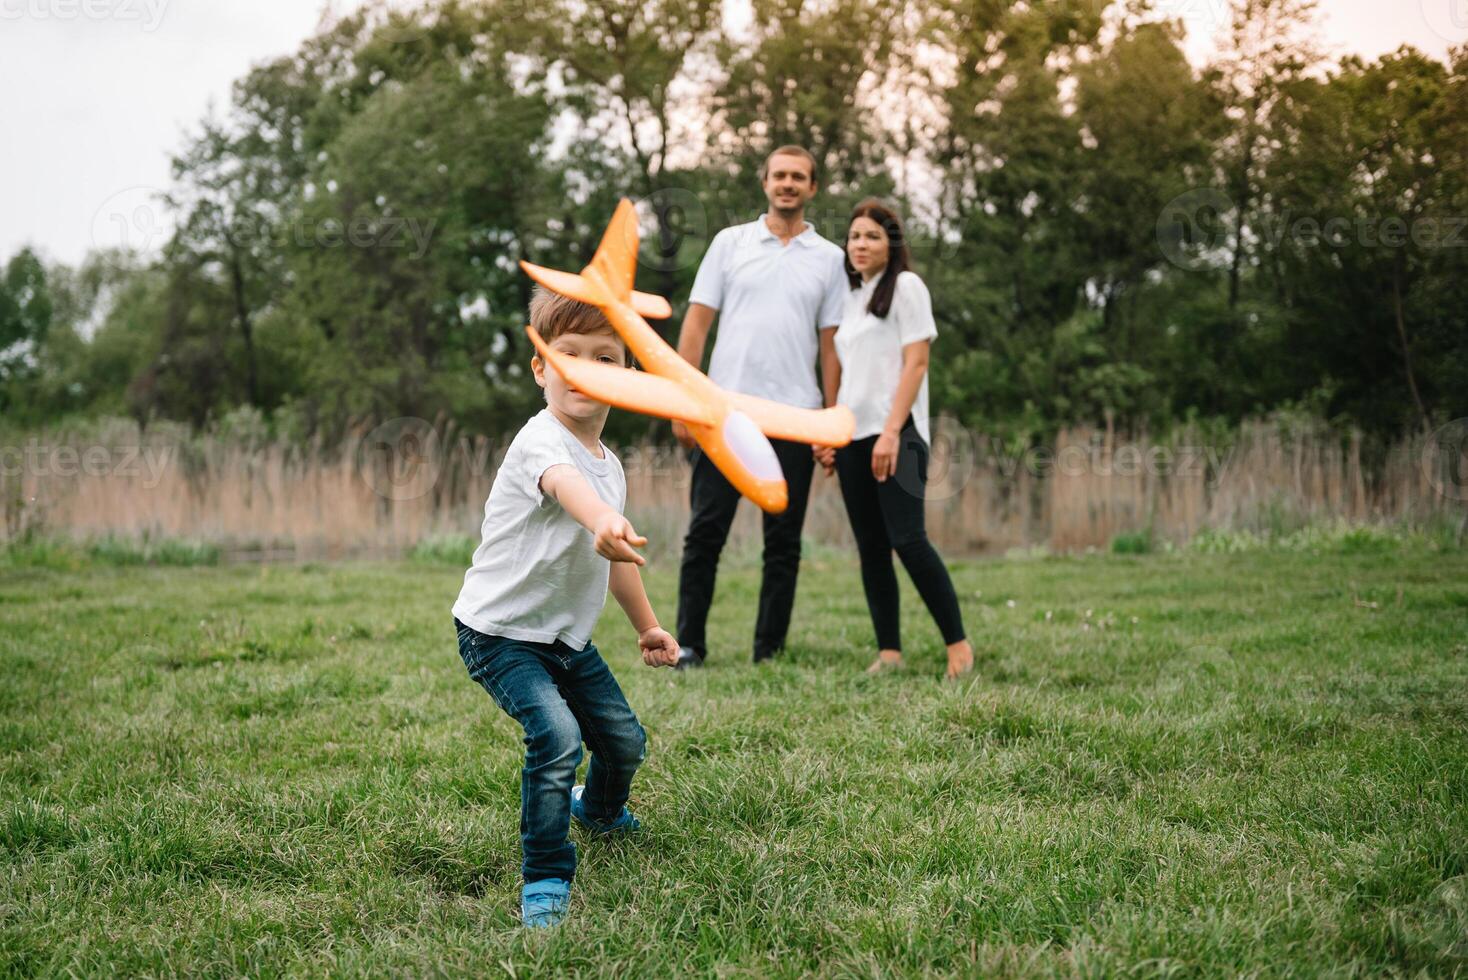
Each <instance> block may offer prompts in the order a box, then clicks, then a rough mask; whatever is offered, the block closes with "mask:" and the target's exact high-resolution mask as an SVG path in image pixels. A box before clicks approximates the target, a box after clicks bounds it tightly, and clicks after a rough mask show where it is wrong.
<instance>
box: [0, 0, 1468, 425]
mask: <svg viewBox="0 0 1468 980" xmlns="http://www.w3.org/2000/svg"><path fill="white" fill-rule="evenodd" d="M1152 7H1153V5H1148V4H1142V3H1131V2H1126V3H1123V2H1120V0H1117V2H1111V3H1092V2H1070V0H1066V2H1055V3H1046V4H1035V3H1029V2H1021V0H998V2H994V3H983V4H976V5H975V4H970V5H967V6H965V5H961V4H960V5H953V4H944V3H940V2H937V0H922V2H919V3H915V4H914V3H896V2H893V0H835V2H834V3H823V4H816V3H813V2H810V0H758V2H756V3H754V4H753V6H752V7H751V8H750V14H751V17H750V19H749V21H748V23H747V24H745V25H743V26H742V27H741V28H740V29H739V30H737V31H736V30H735V29H734V28H733V26H732V25H731V24H726V23H725V22H724V20H723V8H722V7H721V5H719V4H716V3H712V2H708V0H686V2H685V0H658V2H655V3H652V4H642V5H632V6H626V5H621V6H619V5H616V4H607V3H604V2H601V0H595V2H592V3H590V4H585V3H573V2H569V0H548V2H546V3H543V4H531V5H525V4H522V3H520V2H518V0H489V2H486V3H474V4H470V3H464V2H461V0H428V2H427V3H425V4H423V5H421V6H418V7H415V8H412V9H407V10H402V9H398V8H396V7H395V6H393V5H390V4H386V3H382V2H374V3H369V4H365V5H363V6H362V7H361V8H360V9H358V10H356V11H354V12H353V13H351V14H349V15H346V16H342V17H339V18H337V19H335V20H333V21H331V22H330V23H329V24H327V25H325V26H323V28H322V30H321V31H320V32H319V33H318V34H317V35H315V36H313V37H311V38H309V39H307V40H306V41H305V42H304V43H303V44H302V45H301V46H300V48H299V49H298V50H296V51H295V52H292V53H291V54H289V55H287V56H284V57H281V58H278V59H276V60H274V61H271V62H267V63H264V64H260V65H257V66H255V67H254V68H253V69H251V70H250V71H249V72H248V73H247V74H246V75H245V76H244V77H243V78H241V79H239V80H238V82H237V83H236V86H235V89H234V93H233V97H232V99H231V100H230V102H229V104H228V105H227V106H225V107H223V108H222V109H221V110H220V111H219V112H217V113H213V114H211V115H210V116H209V117H208V118H206V119H204V120H201V121H200V123H199V125H198V127H197V128H196V130H195V131H194V132H193V133H191V135H190V138H189V141H188V143H187V144H186V146H185V147H184V149H183V151H182V152H181V153H180V154H179V156H178V158H177V159H176V160H175V161H174V179H173V181H172V183H171V185H170V187H169V188H168V191H167V193H166V195H164V197H165V201H166V204H167V206H168V207H169V208H170V210H171V211H172V213H173V216H174V218H175V221H174V222H173V225H174V227H175V228H176V232H175V233H174V235H173V237H172V238H171V239H170V241H169V242H168V243H167V246H166V248H165V249H164V250H163V252H162V254H161V255H159V256H157V257H152V256H148V257H141V256H136V255H129V254H125V253H124V254H109V253H100V254H98V255H94V256H92V257H90V258H89V259H88V260H87V261H86V262H85V263H84V264H83V265H82V266H81V267H80V268H78V269H68V268H65V267H61V266H47V265H45V264H44V263H42V262H41V261H40V260H39V259H38V258H37V257H36V255H35V254H34V253H32V252H31V251H29V250H22V251H21V252H19V253H18V254H17V255H15V256H14V257H12V258H11V259H10V261H9V262H8V263H7V264H6V265H5V267H4V269H3V275H0V409H3V411H4V412H5V416H6V419H7V421H10V422H13V423H16V424H28V425H38V424H49V423H51V422H54V421H55V420H57V419H59V418H64V417H67V416H73V415H77V416H89V415H100V414H109V413H110V414H118V413H126V414H130V415H132V416H134V417H135V418H137V419H138V420H139V421H144V422H146V421H147V420H150V419H156V418H166V419H173V420H179V421H184V422H187V423H189V424H190V425H193V426H196V427H198V426H203V425H206V424H207V423H209V422H210V421H211V420H213V419H216V418H218V417H219V416H221V415H223V414H227V413H229V412H230V411H232V410H234V409H236V408H237V407H239V406H241V405H248V406H251V407H253V408H256V409H259V410H260V411H262V412H264V413H265V414H266V415H267V416H268V417H271V418H274V417H275V416H279V417H280V418H281V419H282V420H283V421H281V422H279V423H275V422H272V423H270V424H272V425H278V426H279V427H281V428H285V429H290V430H292V431H299V432H301V433H303V434H308V435H317V434H324V435H326V436H327V437H331V436H336V435H340V434H341V433H343V432H344V431H346V430H347V429H348V428H350V427H351V426H352V425H353V424H355V423H357V422H360V421H362V420H364V419H386V418H392V417H396V416H403V415H410V416H418V417H422V418H427V419H437V418H440V417H443V418H449V419H452V420H454V421H455V422H457V423H460V424H461V425H463V426H464V427H465V428H466V429H467V430H468V431H471V432H475V433H481V434H488V435H500V434H503V433H504V432H507V431H510V430H512V429H513V428H514V427H515V426H516V425H518V424H519V423H520V422H521V421H522V420H523V418H524V417H525V416H527V415H528V414H530V413H531V412H533V411H534V410H535V408H536V407H537V405H538V404H539V397H538V391H537V390H536V389H535V387H534V386H533V384H532V383H531V382H530V380H529V377H528V370H527V368H528V361H529V357H530V348H529V345H528V343H527V341H526V339H525V337H524V334H523V326H524V321H525V308H526V304H527V301H528V299H529V295H530V285H529V282H528V280H527V279H526V277H525V276H523V275H522V274H521V273H520V272H519V270H518V268H517V265H516V263H517V261H518V260H520V259H530V260H533V261H536V262H539V263H541V264H546V265H551V266H559V267H569V268H575V267H578V266H580V265H581V264H583V263H585V262H586V261H587V260H588V259H589V258H590V256H591V254H592V249H593V248H594V247H595V244H596V242H597V240H598V237H599V235H600V233H601V231H602V228H603V226H604V224H605V221H606V218H607V215H608V214H610V212H611V209H612V207H613V205H614V204H615V202H616V200H617V199H618V198H619V197H622V196H624V195H630V196H633V197H635V198H638V199H639V201H640V206H641V208H642V211H643V215H644V219H645V221H646V225H645V232H646V233H645V235H644V248H643V261H642V263H641V265H640V268H639V285H640V286H641V287H642V288H644V289H650V290H654V291H658V292H662V293H664V294H666V295H668V296H669V298H670V299H671V300H672V302H673V303H674V306H675V309H681V307H682V305H683V303H684V301H685V300H686V296H687V293H688V289H689V287H690V284H691V281H692V278H693V274H694V271H695V269H696V268H697V265H698V262H699V259H700V258H701V257H702V254H703V251H704V249H705V248H706V247H707V244H708V242H709V240H710V239H711V238H712V236H713V234H714V233H715V232H717V231H718V230H719V229H720V228H722V227H725V226H727V225H729V224H733V223H736V222H742V221H747V220H750V219H751V218H752V217H753V216H754V215H755V214H757V213H759V212H760V211H761V210H763V208H764V206H765V202H764V200H763V198H762V195H761V193H760V191H759V187H758V183H757V179H756V176H755V169H756V167H757V165H758V163H759V162H760V161H761V160H762V158H763V156H764V155H765V154H766V153H767V152H768V151H769V150H770V149H771V148H772V147H773V146H774V145H776V144H778V143H783V142H797V143H803V144H805V145H807V146H809V147H810V148H811V149H812V150H813V151H814V152H815V154H816V155H817V157H818V159H819V160H820V163H821V173H822V180H821V183H822V193H821V195H820V196H818V197H817V198H816V200H815V202H814V203H813V206H812V208H811V211H810V213H809V214H808V217H809V218H810V219H811V220H812V221H813V222H815V224H816V226H817V228H818V230H819V231H821V232H822V233H823V234H825V235H827V236H828V237H833V238H838V239H839V237H840V236H841V235H842V234H844V231H845V216H846V214H847V213H848V211H849V208H850V205H851V204H852V203H854V201H855V200H856V199H858V198H859V197H861V196H863V195H866V194H882V195H886V196H891V197H896V198H897V199H898V201H899V204H900V205H901V206H902V207H903V210H905V211H906V212H907V214H908V219H909V238H910V241H911V244H912V246H913V254H914V259H915V264H916V267H917V269H918V271H919V272H920V273H921V274H922V275H924V277H925V278H926V279H927V280H928V282H929V285H930V288H931V292H932V295H933V297H934V303H935V313H936V316H937V319H938V324H939V340H938V341H937V344H936V347H935V357H934V360H933V364H932V369H931V370H932V394H933V401H934V406H935V408H936V409H937V410H938V411H940V412H942V413H943V414H946V415H949V416H952V417H956V418H958V419H959V420H961V421H962V422H964V423H965V424H966V425H968V426H969V427H970V428H973V429H977V430H980V431H984V432H988V433H993V434H995V435H998V436H1001V437H1004V438H1030V437H1035V436H1043V435H1044V434H1046V433H1048V432H1053V431H1054V430H1055V429H1057V428H1059V427H1061V426H1065V425H1072V424H1076V423H1095V422H1100V421H1101V420H1103V419H1111V420H1113V421H1114V422H1115V424H1117V425H1118V426H1120V427H1122V428H1124V429H1128V428H1129V429H1147V430H1149V431H1161V430H1163V429H1166V428H1167V427H1168V426H1170V425H1172V424H1174V423H1175V422H1177V421H1179V420H1184V419H1187V420H1194V421H1196V420H1199V419H1215V420H1219V421H1220V422H1225V423H1226V422H1229V421H1237V420H1238V419H1241V418H1244V417H1251V416H1258V415H1261V414H1266V413H1268V412H1270V411H1272V410H1274V409H1277V408H1280V407H1282V406H1286V405H1304V404H1307V403H1308V404H1309V405H1310V407H1311V409H1312V410H1313V411H1315V412H1316V413H1317V414H1318V415H1319V416H1321V417H1323V418H1329V419H1332V420H1335V421H1338V422H1342V423H1345V424H1347V425H1353V426H1356V427H1359V428H1362V429H1364V430H1366V431H1368V432H1369V433H1371V434H1375V435H1383V436H1384V435H1396V434H1398V433H1400V431H1401V430H1402V429H1403V428H1404V427H1410V428H1417V427H1420V426H1422V425H1423V424H1425V423H1431V424H1441V423H1442V422H1444V421H1447V420H1450V419H1453V418H1461V417H1463V416H1468V339H1465V338H1468V320H1465V317H1464V313H1463V311H1464V310H1465V309H1468V248H1464V247H1462V245H1463V244H1464V243H1465V242H1468V229H1465V226H1464V224H1463V216H1464V215H1468V53H1465V52H1464V51H1455V52H1454V53H1453V54H1452V55H1451V57H1450V59H1449V61H1448V62H1447V63H1442V62H1439V61H1436V60H1434V59H1432V58H1430V57H1427V56H1425V55H1423V54H1421V53H1419V52H1417V51H1415V50H1412V49H1410V48H1404V49H1402V50H1400V51H1396V52H1392V53H1389V54H1387V55H1384V56H1382V57H1380V58H1378V59H1376V60H1374V61H1366V60H1363V59H1360V58H1355V57H1347V58H1344V59H1342V60H1341V61H1340V62H1339V63H1338V64H1331V63H1329V62H1327V61H1326V60H1325V59H1324V57H1323V55H1322V53H1321V52H1320V51H1318V50H1316V49H1315V47H1314V46H1313V45H1312V43H1311V42H1310V40H1309V36H1310V26H1311V23H1312V18H1313V17H1315V16H1316V12H1315V10H1314V4H1313V3H1312V2H1311V0H1231V2H1230V4H1229V7H1228V10H1229V14H1230V17H1231V18H1232V22H1231V23H1230V25H1229V26H1228V28H1227V30H1225V31H1224V32H1223V35H1224V36H1223V37H1222V42H1223V43H1222V47H1221V50H1220V53H1219V55H1218V57H1217V58H1216V59H1215V60H1214V62H1212V63H1210V64H1207V65H1203V66H1194V65H1191V64H1190V63H1189V62H1188V60H1187V59H1186V58H1185V57H1184V55H1183V51H1182V45H1181V41H1182V38H1181V35H1180V28H1179V27H1178V26H1177V25H1176V24H1175V23H1173V22H1171V21H1168V20H1167V19H1166V17H1164V16H1162V14H1163V13H1165V12H1160V11H1155V10H1152ZM939 64H947V65H950V66H951V67H952V68H953V70H946V69H945V70H929V69H930V67H932V66H936V65H939ZM1198 195H1202V197H1201V198H1199V197H1198ZM1198 200H1204V201H1206V202H1208V204H1207V207H1202V208H1200V209H1196V213H1191V212H1190V213H1187V214H1185V215H1184V216H1183V217H1184V219H1185V220H1184V222H1183V224H1187V225H1188V226H1187V227H1183V228H1180V230H1176V229H1175V231H1177V234H1174V231H1169V230H1168V228H1169V225H1168V221H1170V220H1171V217H1169V215H1170V214H1171V212H1170V211H1169V208H1173V207H1182V208H1183V210H1184V211H1186V210H1187V206H1188V204H1187V202H1189V201H1194V202H1195V203H1196V202H1197V201H1198ZM1178 202H1182V203H1181V204H1179V203H1178ZM1172 217H1176V216H1175V215H1173V216H1172ZM1189 222H1191V224H1188V223H1189ZM1174 239H1176V240H1174ZM659 326H660V329H662V330H664V332H665V334H666V335H668V336H669V339H673V337H674V336H675V335H676V332H677V320H676V319H675V320H674V321H672V322H670V323H669V324H666V325H659ZM649 431H653V432H659V433H664V434H665V433H666V432H667V428H666V426H665V425H661V424H658V423H655V422H651V421H649V420H646V419H641V418H637V417H634V416H631V415H628V414H626V413H615V414H614V415H613V422H612V426H611V429H610V430H609V432H608V436H609V438H611V439H613V440H615V441H624V440H629V439H636V438H638V437H640V436H643V435H645V434H646V433H648V432H649Z"/></svg>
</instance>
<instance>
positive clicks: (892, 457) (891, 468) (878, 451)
mask: <svg viewBox="0 0 1468 980" xmlns="http://www.w3.org/2000/svg"><path fill="white" fill-rule="evenodd" d="M897 447H898V440H897V433H895V432H892V431H890V430H883V432H882V434H881V435H879V436H877V441H876V442H875V443H874V444H873V445H872V476H874V477H876V478H877V482H878V483H884V482H886V480H887V477H889V476H892V475H894V474H895V473H896V472H897Z"/></svg>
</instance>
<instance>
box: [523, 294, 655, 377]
mask: <svg viewBox="0 0 1468 980" xmlns="http://www.w3.org/2000/svg"><path fill="white" fill-rule="evenodd" d="M530 325H531V326H532V327H534V328H535V329H536V330H537V331H538V332H539V333H540V336H541V337H542V338H543V339H544V340H545V342H546V343H547V344H549V343H550V342H551V341H553V340H555V339H556V338H557V337H559V336H561V335H562V334H567V333H576V334H589V333H609V334H611V335H612V336H614V337H616V338H617V343H619V344H621V345H622V352H623V360H624V362H625V363H627V364H630V363H632V352H631V351H629V350H628V349H627V342H626V341H625V340H623V339H622V338H621V336H620V335H619V334H618V333H617V332H616V331H615V330H613V329H612V324H611V322H610V321H608V320H607V318H606V314H604V313H602V311H601V310H599V309H597V308H596V307H595V306H592V305H591V304H590V303H583V302H581V301H580V300H579V299H571V298H569V297H567V296H562V295H561V294H560V293H553V292H551V291H550V290H549V289H546V288H545V287H544V286H539V285H538V286H536V287H535V292H534V293H532V294H531V296H530Z"/></svg>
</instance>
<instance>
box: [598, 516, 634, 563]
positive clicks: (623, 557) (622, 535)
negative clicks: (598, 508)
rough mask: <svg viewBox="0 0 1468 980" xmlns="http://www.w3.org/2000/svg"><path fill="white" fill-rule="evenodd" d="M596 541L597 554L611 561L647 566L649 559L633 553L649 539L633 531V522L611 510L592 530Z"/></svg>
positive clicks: (599, 519)
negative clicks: (634, 548)
mask: <svg viewBox="0 0 1468 980" xmlns="http://www.w3.org/2000/svg"><path fill="white" fill-rule="evenodd" d="M591 533H592V537H593V538H595V540H596V553H597V554H599V555H601V556H602V557H603V558H606V559H608V560H610V561H630V562H632V563H633V564H634V565H645V564H647V559H646V558H644V557H642V556H641V555H639V554H638V553H637V552H635V551H633V550H632V549H633V547H634V546H636V547H638V548H641V547H642V546H643V545H645V544H647V538H644V537H643V536H642V535H640V534H638V533H637V532H636V531H635V530H633V529H632V522H631V521H629V520H627V518H625V517H623V516H622V515H621V514H618V513H617V512H616V511H614V510H609V511H608V512H607V513H605V514H603V515H602V516H601V517H600V518H598V519H597V522H596V525H595V527H593V529H592V532H591Z"/></svg>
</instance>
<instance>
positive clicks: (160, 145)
mask: <svg viewBox="0 0 1468 980" xmlns="http://www.w3.org/2000/svg"><path fill="white" fill-rule="evenodd" d="M404 2H407V0H404ZM726 2H727V3H737V2H738V0H726ZM332 3H333V4H334V6H335V8H336V9H337V10H344V9H347V8H350V7H352V6H354V5H355V3H354V0H332ZM1158 5H1159V7H1160V8H1162V9H1164V10H1166V11H1169V12H1170V13H1172V14H1173V15H1174V16H1178V17H1181V18H1182V19H1183V20H1184V21H1185V23H1187V25H1188V28H1189V34H1190V39H1189V51H1190V53H1191V54H1192V56H1193V57H1194V58H1195V59H1196V58H1199V57H1201V56H1202V54H1203V53H1204V52H1205V51H1206V50H1207V48H1208V44H1209V40H1208V39H1209V37H1210V36H1211V35H1212V34H1213V33H1214V32H1215V30H1216V29H1217V27H1218V26H1219V24H1220V23H1221V18H1222V17H1223V15H1224V12H1225V10H1226V8H1227V0H1159V4H1158ZM326 7H327V5H326V4H324V3H321V2H320V0H0V93H3V95H0V100H3V101H0V260H3V259H4V258H8V257H9V256H10V255H11V254H13V253H14V252H15V251H16V250H17V249H18V248H19V247H20V246H21V245H23V244H30V245H32V246H34V247H37V248H38V249H39V250H40V251H41V252H42V253H43V254H44V255H45V256H46V257H48V258H50V259H54V260H61V261H65V262H72V263H74V262H77V261H79V260H80V259H81V258H82V256H83V255H85V253H86V252H87V250H88V249H89V248H91V247H93V246H94V245H115V244H119V243H122V242H130V243H132V244H134V245H140V246H144V247H148V246H152V247H156V246H157V245H158V244H160V242H161V238H162V236H163V234H164V229H162V228H161V227H159V226H158V225H157V224H156V223H155V222H153V221H152V220H151V219H152V216H153V215H154V214H155V213H156V211H155V209H154V208H153V207H152V206H150V203H149V202H150V195H151V194H152V193H154V192H155V191H156V189H158V188H162V187H165V186H166V185H167V184H168V180H169V175H168V161H169V157H170V154H171V153H172V152H173V151H175V150H177V149H178V148H179V147H180V145H181V141H182V136H183V133H184V132H185V131H186V130H187V129H189V128H192V127H193V126H194V125H195V124H196V123H197V122H198V120H199V119H201V118H202V117H203V115H204V113H205V111H206V108H207V107H208V105H209V103H210V102H211V101H213V102H214V103H215V104H217V105H223V104H224V103H225V102H226V101H227V100H228V98H229V87H230V83H231V82H232V81H234V80H235V79H236V78H238V77H240V76H241V75H243V74H244V73H245V72H246V71H248V70H249V68H250V66H251V65H252V64H254V63H256V62H259V61H261V60H264V59H268V58H271V57H274V56H276V55H280V54H284V53H287V52H289V51H291V50H292V49H294V48H295V46H296V45H297V44H299V43H300V41H301V40H302V39H303V38H305V37H307V36H309V35H310V34H311V33H312V32H313V30H314V29H315V27H316V25H317V24H318V23H319V22H320V19H321V16H322V12H323V10H325V9H326ZM1320 8H1321V11H1322V13H1323V14H1324V17H1323V21H1322V24H1321V37H1322V40H1323V41H1324V42H1325V43H1326V45H1327V46H1328V47H1329V48H1330V49H1331V50H1332V51H1333V52H1334V53H1336V54H1341V53H1344V52H1359V53H1361V54H1364V55H1367V56H1374V55H1377V54H1380V53H1381V52H1383V51H1389V50H1392V49H1394V48H1396V47H1397V46H1399V45H1401V44H1413V45H1415V46H1417V47H1418V48H1421V49H1423V50H1425V51H1427V52H1430V53H1432V54H1434V55H1437V56H1438V57H1445V56H1446V52H1447V49H1448V47H1449V44H1450V42H1451V43H1457V44H1461V43H1464V42H1465V41H1468V0H1321V3H1320Z"/></svg>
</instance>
